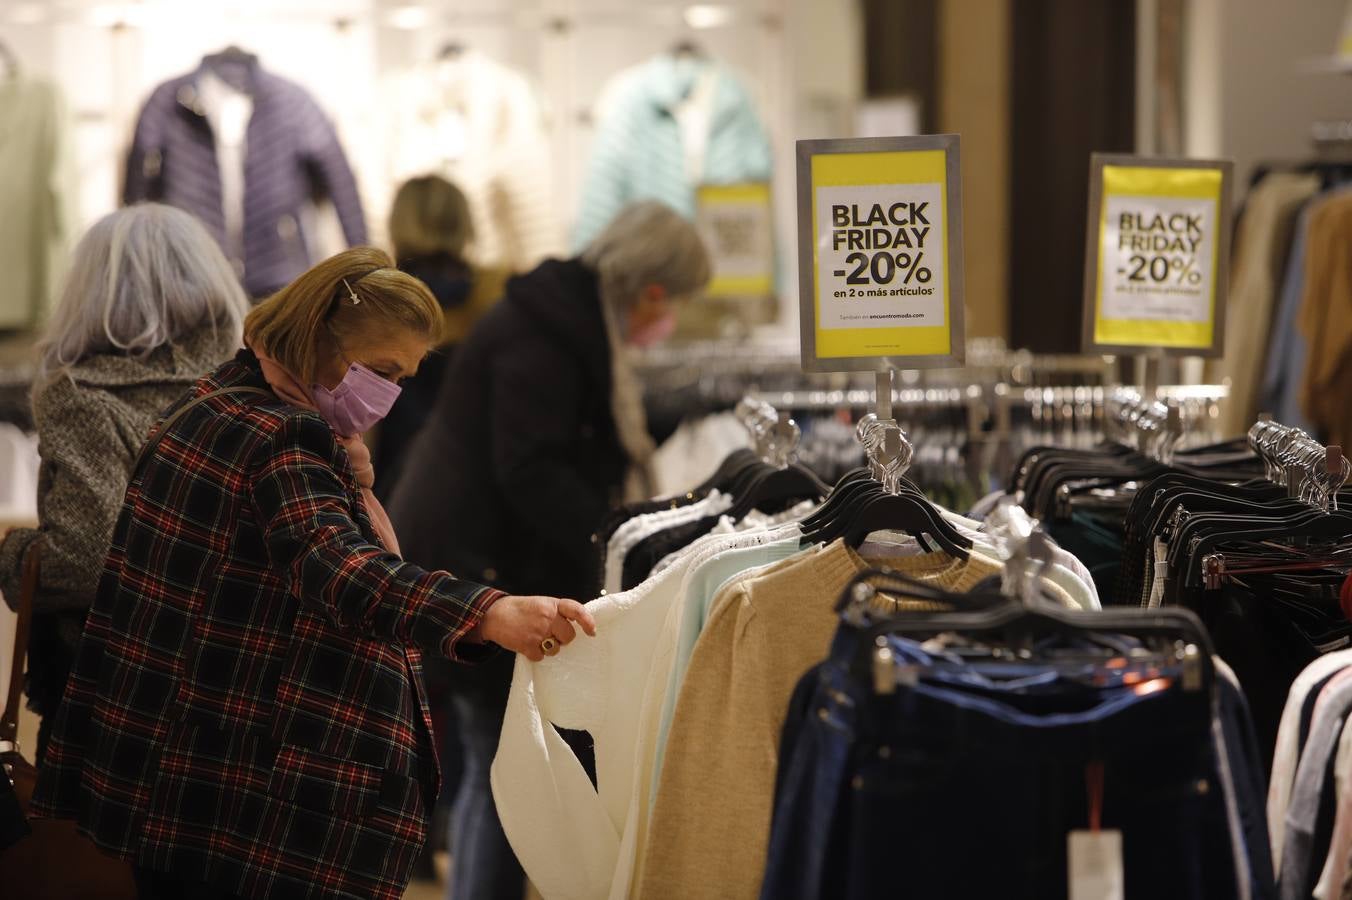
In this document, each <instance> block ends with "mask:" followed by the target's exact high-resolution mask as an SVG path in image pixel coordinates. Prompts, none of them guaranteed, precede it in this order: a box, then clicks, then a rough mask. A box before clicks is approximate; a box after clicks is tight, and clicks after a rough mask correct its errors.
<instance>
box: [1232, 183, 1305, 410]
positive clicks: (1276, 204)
mask: <svg viewBox="0 0 1352 900" xmlns="http://www.w3.org/2000/svg"><path fill="white" fill-rule="evenodd" d="M1318 186H1319V179H1318V178H1316V177H1315V176H1313V175H1303V174H1295V173H1285V172H1283V173H1276V174H1273V175H1270V176H1268V177H1267V178H1266V179H1264V180H1263V182H1262V183H1261V184H1260V185H1259V187H1258V188H1257V189H1255V190H1254V192H1253V194H1252V196H1251V197H1250V198H1249V199H1248V201H1247V205H1246V208H1245V210H1244V216H1243V218H1241V219H1240V223H1239V227H1238V229H1237V232H1238V234H1237V236H1236V241H1235V260H1234V264H1233V269H1234V271H1233V274H1232V285H1233V286H1232V288H1231V291H1230V299H1229V306H1228V307H1227V310H1226V314H1227V316H1228V317H1229V319H1230V321H1231V322H1234V323H1235V325H1236V327H1234V328H1229V329H1227V330H1226V333H1225V355H1224V356H1223V357H1221V358H1219V359H1216V360H1214V361H1213V362H1212V363H1211V366H1210V369H1209V371H1208V373H1207V375H1208V378H1210V379H1211V380H1214V381H1218V382H1219V381H1223V380H1227V379H1228V380H1229V381H1230V398H1229V402H1228V403H1227V404H1226V405H1225V409H1224V410H1223V411H1222V419H1221V421H1222V425H1223V427H1224V431H1225V433H1226V434H1238V433H1239V432H1241V431H1243V430H1244V429H1245V428H1247V427H1248V426H1249V423H1251V422H1252V421H1253V420H1254V417H1255V416H1256V415H1257V414H1258V408H1257V402H1258V392H1259V387H1260V384H1261V381H1262V377H1263V364H1262V360H1263V356H1264V352H1265V350H1266V349H1267V340H1268V335H1269V333H1270V332H1269V329H1268V328H1267V327H1266V326H1267V324H1268V323H1270V322H1271V321H1272V318H1273V310H1274V307H1275V305H1276V298H1277V292H1278V289H1279V287H1280V286H1281V281H1282V271H1283V268H1282V267H1283V264H1284V262H1285V260H1286V249H1287V246H1288V245H1289V244H1290V241H1291V231H1292V227H1293V226H1294V224H1295V219H1296V213H1297V212H1298V211H1299V210H1300V205H1301V203H1303V202H1304V201H1305V200H1306V199H1308V198H1309V197H1310V195H1311V194H1313V193H1314V192H1315V191H1316V190H1317V189H1318ZM1260 323H1261V324H1260Z"/></svg>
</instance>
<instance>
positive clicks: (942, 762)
mask: <svg viewBox="0 0 1352 900" xmlns="http://www.w3.org/2000/svg"><path fill="white" fill-rule="evenodd" d="M852 642H853V635H852V634H851V633H850V632H849V630H848V629H842V634H841V635H839V636H838V637H837V642H836V646H835V647H834V648H833V660H832V661H831V662H828V663H827V664H825V665H823V666H821V667H819V668H818V669H817V670H815V671H814V673H813V675H815V685H813V687H812V688H811V689H810V690H811V697H812V699H811V701H808V700H806V697H807V696H808V690H809V688H807V687H804V686H801V685H800V690H799V692H798V694H797V695H796V698H795V702H796V704H797V707H798V709H797V712H798V713H799V715H797V716H796V717H792V714H793V711H791V719H790V722H789V725H788V728H787V732H788V733H786V734H785V736H784V737H785V743H786V744H787V743H790V742H792V743H793V744H794V746H793V748H792V749H786V752H785V755H784V756H783V757H782V758H781V770H780V771H781V776H780V781H781V783H780V790H779V793H778V799H777V805H776V809H775V820H774V827H773V831H772V835H771V844H770V857H769V864H768V866H767V873H766V881H765V885H764V889H763V892H762V897H763V898H771V897H773V898H776V900H779V898H795V897H801V898H806V897H843V898H873V897H894V896H897V895H898V893H899V892H904V895H905V896H906V897H907V898H920V900H924V898H953V897H986V896H990V897H996V896H998V897H1001V898H1002V900H1003V898H1011V897H1012V898H1025V897H1026V898H1029V900H1033V898H1038V900H1041V898H1046V897H1058V896H1061V897H1064V896H1066V892H1067V884H1066V871H1067V860H1066V842H1067V834H1068V832H1069V831H1071V830H1073V829H1080V828H1085V827H1087V823H1088V818H1089V800H1088V793H1087V789H1086V771H1087V766H1088V764H1089V763H1090V762H1099V763H1102V764H1103V767H1104V773H1105V774H1104V780H1103V803H1102V817H1103V827H1104V828H1115V829H1120V830H1121V831H1122V832H1123V847H1124V851H1123V852H1124V857H1125V859H1124V864H1125V870H1126V890H1127V896H1128V897H1131V898H1161V897H1169V898H1173V897H1178V898H1189V900H1191V898H1208V900H1210V898H1217V900H1219V898H1226V900H1229V898H1233V897H1235V896H1237V888H1236V883H1237V881H1236V860H1235V855H1234V851H1233V845H1232V844H1231V841H1230V831H1229V827H1228V825H1229V823H1228V818H1227V813H1226V808H1225V802H1224V796H1223V793H1222V789H1221V784H1220V782H1219V780H1218V779H1217V776H1216V770H1215V761H1214V756H1213V752H1212V751H1213V748H1212V738H1211V721H1212V718H1211V705H1210V699H1209V698H1208V697H1205V696H1203V695H1201V694H1200V693H1188V692H1184V691H1182V690H1181V689H1179V688H1177V687H1173V688H1169V689H1166V690H1161V691H1158V692H1155V693H1147V694H1144V695H1138V694H1137V693H1136V692H1135V691H1134V690H1133V689H1132V688H1130V687H1121V686H1117V685H1114V684H1110V685H1109V686H1107V687H1103V688H1086V687H1085V686H1084V685H1082V684H1079V683H1076V682H1068V681H1066V680H1064V679H1061V678H1059V677H1058V676H1057V674H1056V673H1055V672H1049V671H1038V670H1037V668H1036V666H1034V667H1032V668H1031V669H1030V673H1029V674H1030V677H1029V678H1027V679H1025V680H1024V681H1023V683H1022V684H1018V685H1015V686H1011V685H1008V684H1002V682H1000V681H998V680H997V681H987V680H984V679H982V678H980V677H973V673H971V672H967V673H964V672H963V671H962V667H961V666H957V667H954V666H951V665H950V664H946V663H940V666H939V669H940V671H938V672H936V673H935V674H936V675H937V676H938V677H937V678H936V679H935V680H936V681H938V682H939V683H938V684H935V683H931V682H929V681H928V680H927V679H926V680H921V681H920V682H919V683H918V684H916V685H914V686H911V687H906V686H899V687H898V689H897V692H896V693H895V694H892V695H890V696H875V695H874V694H873V693H872V692H871V690H869V689H868V687H867V686H865V685H861V684H859V683H858V680H857V678H856V677H854V676H852V675H850V673H849V672H848V670H847V668H846V665H847V661H848V659H849V657H850V651H851V650H852V646H851V644H852ZM903 646H904V642H897V643H894V649H895V650H897V651H898V652H902V653H904V652H906V651H905V650H903ZM813 675H810V676H809V678H812V677H813ZM1175 683H1176V682H1175ZM1006 687H1008V688H1010V689H1009V690H1008V691H1007V692H1006V693H1007V695H1002V691H1003V690H1004V688H1006Z"/></svg>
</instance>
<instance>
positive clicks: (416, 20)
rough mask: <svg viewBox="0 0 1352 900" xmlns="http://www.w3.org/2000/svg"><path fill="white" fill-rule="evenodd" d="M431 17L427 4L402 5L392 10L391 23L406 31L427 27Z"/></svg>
mask: <svg viewBox="0 0 1352 900" xmlns="http://www.w3.org/2000/svg"><path fill="white" fill-rule="evenodd" d="M430 18H431V16H429V15H428V13H427V7H425V6H400V7H398V8H397V9H394V10H391V11H390V24H391V25H392V26H394V27H395V28H401V29H403V30H405V31H416V30H417V29H419V28H423V27H426V25H427V23H428V21H429V20H430Z"/></svg>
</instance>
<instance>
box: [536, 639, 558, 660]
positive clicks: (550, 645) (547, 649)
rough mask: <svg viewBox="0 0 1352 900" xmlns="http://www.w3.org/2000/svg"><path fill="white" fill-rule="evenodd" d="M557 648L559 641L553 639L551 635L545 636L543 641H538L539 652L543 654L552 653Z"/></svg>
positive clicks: (548, 654)
mask: <svg viewBox="0 0 1352 900" xmlns="http://www.w3.org/2000/svg"><path fill="white" fill-rule="evenodd" d="M557 649H559V642H558V641H556V640H554V639H553V638H552V637H549V638H545V639H544V640H543V641H541V642H540V652H541V653H543V654H544V655H545V656H550V655H552V654H553V653H554V651H555V650H557Z"/></svg>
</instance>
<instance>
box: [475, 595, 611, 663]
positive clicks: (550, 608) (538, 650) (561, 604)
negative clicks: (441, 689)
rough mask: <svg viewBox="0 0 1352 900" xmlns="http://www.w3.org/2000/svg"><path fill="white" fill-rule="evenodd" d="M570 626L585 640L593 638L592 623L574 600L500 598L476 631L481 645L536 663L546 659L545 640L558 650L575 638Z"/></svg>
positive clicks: (594, 629) (593, 624)
mask: <svg viewBox="0 0 1352 900" xmlns="http://www.w3.org/2000/svg"><path fill="white" fill-rule="evenodd" d="M574 623H576V624H577V625H580V626H582V630H583V631H585V632H586V633H587V634H588V635H589V636H591V637H595V636H596V622H595V621H594V620H593V619H592V617H591V613H589V612H587V609H586V607H584V606H583V605H582V604H581V603H578V602H577V601H576V600H562V599H560V598H558V597H502V598H500V599H499V600H498V601H497V602H496V603H494V604H493V605H492V606H490V607H489V608H488V612H487V613H486V614H485V615H484V618H483V621H482V622H480V623H479V627H478V628H477V629H476V631H477V632H478V634H477V636H478V637H480V638H481V639H483V640H485V641H492V642H493V643H495V644H497V645H498V646H499V647H503V648H505V649H507V650H511V651H512V652H513V653H520V654H522V655H523V656H525V657H526V658H527V659H529V660H531V661H532V662H539V661H540V660H542V659H544V658H545V656H546V653H545V651H544V648H543V647H542V646H541V645H542V644H544V642H545V641H546V640H548V639H550V638H553V639H554V641H555V643H556V644H557V645H558V646H563V645H565V644H570V643H572V641H573V638H575V637H577V629H576V628H574V627H573V626H574ZM557 652H558V651H557V650H555V651H554V653H557ZM548 655H550V656H552V655H553V653H550V654H548Z"/></svg>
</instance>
